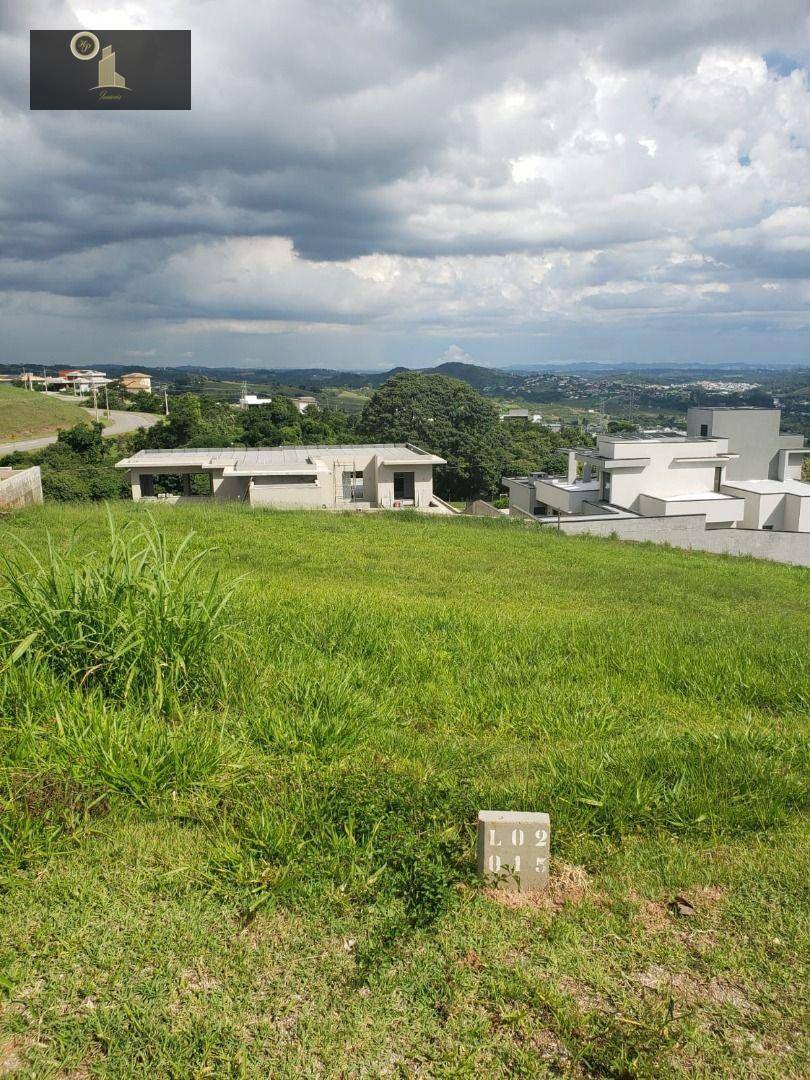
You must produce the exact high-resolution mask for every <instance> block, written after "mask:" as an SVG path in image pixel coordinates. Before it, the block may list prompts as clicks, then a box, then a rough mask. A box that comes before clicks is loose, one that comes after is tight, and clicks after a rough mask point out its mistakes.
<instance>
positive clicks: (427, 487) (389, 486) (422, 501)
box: [363, 465, 433, 508]
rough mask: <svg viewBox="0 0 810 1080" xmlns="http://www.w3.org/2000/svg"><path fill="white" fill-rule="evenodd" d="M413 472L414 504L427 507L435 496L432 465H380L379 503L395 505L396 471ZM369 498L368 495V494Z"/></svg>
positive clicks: (389, 505) (377, 471) (377, 472)
mask: <svg viewBox="0 0 810 1080" xmlns="http://www.w3.org/2000/svg"><path fill="white" fill-rule="evenodd" d="M395 472H412V473H413V474H414V476H413V493H414V506H420V507H427V506H429V505H430V500H431V499H432V498H433V466H432V465H378V466H377V468H376V474H377V505H378V506H382V507H388V508H390V507H392V506H393V505H394V473H395ZM363 478H364V480H365V473H363ZM366 498H368V495H366Z"/></svg>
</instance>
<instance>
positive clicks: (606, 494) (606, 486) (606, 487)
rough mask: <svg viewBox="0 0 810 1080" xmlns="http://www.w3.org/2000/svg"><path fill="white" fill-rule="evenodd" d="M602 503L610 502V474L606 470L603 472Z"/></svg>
mask: <svg viewBox="0 0 810 1080" xmlns="http://www.w3.org/2000/svg"><path fill="white" fill-rule="evenodd" d="M601 499H602V502H610V473H609V472H608V471H607V470H606V469H603V470H602V494H601Z"/></svg>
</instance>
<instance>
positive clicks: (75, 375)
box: [59, 368, 112, 394]
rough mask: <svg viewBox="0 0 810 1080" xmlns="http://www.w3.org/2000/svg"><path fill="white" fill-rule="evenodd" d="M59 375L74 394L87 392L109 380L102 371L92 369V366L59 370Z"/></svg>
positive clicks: (96, 388) (104, 384)
mask: <svg viewBox="0 0 810 1080" xmlns="http://www.w3.org/2000/svg"><path fill="white" fill-rule="evenodd" d="M59 375H60V377H61V378H62V379H64V381H65V384H66V385H67V386H69V387H71V389H72V390H73V393H74V394H89V393H92V392H93V390H98V389H100V388H101V387H102V386H106V385H107V383H109V382H111V381H112V380H111V379H108V378H107V375H106V373H105V372H103V371H93V369H92V368H71V369H70V370H68V371H60V372H59Z"/></svg>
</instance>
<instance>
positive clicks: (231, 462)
mask: <svg viewBox="0 0 810 1080" xmlns="http://www.w3.org/2000/svg"><path fill="white" fill-rule="evenodd" d="M375 457H376V458H379V460H380V461H381V462H383V463H385V464H389V465H400V464H401V465H443V464H444V458H440V457H437V456H436V455H435V454H430V453H428V452H427V451H426V450H420V449H419V447H418V446H413V445H412V444H411V443H363V444H359V443H355V444H347V445H342V446H325V445H312V446H271V447H256V448H253V449H239V448H224V447H200V448H196V447H194V448H191V447H185V448H183V449H180V450H139V451H138V453H137V454H134V455H133V456H132V457H129V458H124V459H123V460H122V461H119V462H117V463H116V467H117V468H119V469H138V468H141V469H157V468H165V469H166V470H167V471H169V472H171V470H172V468H190V467H191V468H193V467H197V468H199V469H203V470H205V469H225V470H226V471H227V472H229V473H234V472H235V473H239V474H250V473H252V472H269V473H274V472H278V473H284V472H289V471H290V469H291V468H294V469H296V470H298V471H299V472H303V471H308V472H316V471H317V466H318V465H319V464H320V465H321V466H322V467H323V466H330V467H331V466H332V465H334V464H337V463H341V464H346V465H355V464H356V465H357V466H358V467H359V468H362V464H363V463H365V464H368V463H369V462H370V461H371V460H372V458H375Z"/></svg>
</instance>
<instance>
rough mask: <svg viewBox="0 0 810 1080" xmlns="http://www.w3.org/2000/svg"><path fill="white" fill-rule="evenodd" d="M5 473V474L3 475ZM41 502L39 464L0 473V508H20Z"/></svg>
mask: <svg viewBox="0 0 810 1080" xmlns="http://www.w3.org/2000/svg"><path fill="white" fill-rule="evenodd" d="M3 474H5V475H3ZM41 502H42V475H41V473H40V469H39V465H32V466H31V468H30V469H20V470H19V472H17V471H14V472H10V471H9V470H7V469H3V470H2V473H0V510H20V509H22V507H23V506H32V505H33V504H34V503H41Z"/></svg>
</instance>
